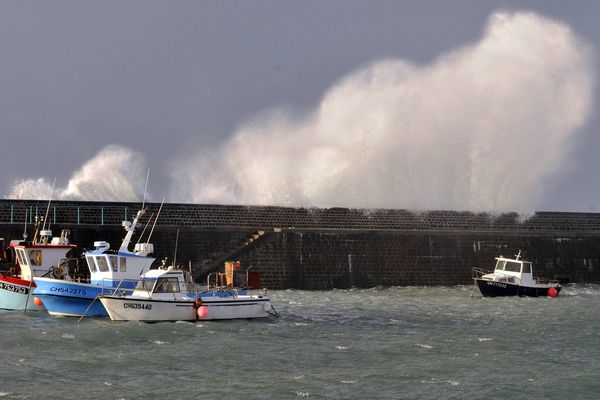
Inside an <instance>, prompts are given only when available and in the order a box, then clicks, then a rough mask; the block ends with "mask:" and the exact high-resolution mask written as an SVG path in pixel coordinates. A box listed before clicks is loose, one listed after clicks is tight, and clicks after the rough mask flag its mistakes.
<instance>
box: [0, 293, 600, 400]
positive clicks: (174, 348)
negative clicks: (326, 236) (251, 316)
mask: <svg viewBox="0 0 600 400" xmlns="http://www.w3.org/2000/svg"><path fill="white" fill-rule="evenodd" d="M471 289H472V288H471V287H470V286H461V287H427V288H416V287H409V288H377V289H366V290H362V289H355V290H333V291H325V292H315V291H297V290H286V291H272V292H271V293H270V294H271V297H272V301H273V304H274V306H275V308H276V310H277V311H278V313H279V314H280V318H279V319H270V320H264V321H258V320H254V321H246V320H242V321H218V322H210V321H206V322H202V323H189V322H180V323H156V324H145V323H139V322H111V321H110V320H106V319H92V318H88V319H83V320H82V321H81V322H80V323H77V320H76V319H74V318H57V317H50V316H48V315H46V314H44V313H23V312H6V311H0V332H1V335H2V336H1V343H2V345H1V364H0V365H1V366H0V400H1V399H41V398H56V399H191V398H195V399H297V398H314V399H533V398H543V399H598V398H600V313H599V311H600V286H595V285H572V286H566V287H564V288H563V291H562V292H561V295H560V296H559V297H557V298H516V297H512V298H481V297H480V296H479V293H478V292H477V291H475V294H476V296H475V297H470V294H471Z"/></svg>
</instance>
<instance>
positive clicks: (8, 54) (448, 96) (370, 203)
mask: <svg viewBox="0 0 600 400" xmlns="http://www.w3.org/2000/svg"><path fill="white" fill-rule="evenodd" d="M598 20H600V3H599V2H597V1H585V0H581V1H577V2H564V1H558V0H557V1H551V0H548V1H491V0H490V1H479V0H476V1H475V0H473V1H470V0H463V1H444V0H439V1H427V0H425V1H398V0H395V1H384V0H377V1H353V0H344V1H342V0H330V1H303V2H299V1H292V0H289V1H286V0H278V1H267V0H264V1H258V0H249V1H222V0H220V1H135V0H132V1H111V0H107V1H102V2H98V1H64V0H54V1H52V2H46V1H22V0H14V1H13V0H3V1H0V121H1V123H0V139H1V141H0V143H1V144H0V170H1V174H0V188H2V189H1V190H0V197H3V198H37V199H47V198H49V197H52V198H55V199H72V200H103V201H138V200H141V199H142V197H143V194H144V188H145V187H146V177H147V175H148V176H149V180H148V185H147V188H148V189H147V199H148V200H150V201H160V200H161V199H162V198H165V199H166V201H168V202H183V203H210V204H215V203H218V204H249V205H279V206H298V207H358V208H400V209H410V210H459V211H477V212H479V211H489V212H505V211H516V212H520V213H529V212H534V211H572V212H600V178H599V174H598V171H600V157H598V156H597V153H598V150H599V149H600V130H599V128H600V116H599V114H600V107H599V106H598V89H597V81H598V78H599V71H600V69H599V66H598V65H599V64H598V55H599V53H600V24H598ZM148 169H149V171H150V172H149V174H148Z"/></svg>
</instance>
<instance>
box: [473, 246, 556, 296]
mask: <svg viewBox="0 0 600 400" xmlns="http://www.w3.org/2000/svg"><path fill="white" fill-rule="evenodd" d="M473 279H474V281H475V284H476V285H477V287H478V288H479V290H480V292H481V294H482V295H483V296H486V297H488V296H489V297H496V296H529V297H538V296H550V297H556V296H558V294H559V293H560V289H561V287H560V283H559V282H558V281H556V280H548V279H545V278H535V277H534V276H533V267H532V263H531V262H530V261H525V260H522V259H521V251H519V253H518V254H517V255H516V256H515V258H506V257H502V256H500V257H496V266H495V267H494V272H492V273H488V272H487V271H484V270H482V269H479V268H473Z"/></svg>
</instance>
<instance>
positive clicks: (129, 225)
mask: <svg viewBox="0 0 600 400" xmlns="http://www.w3.org/2000/svg"><path fill="white" fill-rule="evenodd" d="M145 213H146V209H145V208H142V209H141V210H139V211H138V212H137V214H136V215H135V218H134V219H133V222H129V221H123V228H125V230H126V231H127V234H126V235H125V238H124V239H123V243H121V247H119V251H121V252H129V249H128V247H129V243H130V242H131V237H132V236H133V232H135V228H136V227H137V224H138V220H139V219H140V217H141V216H142V215H144V214H145Z"/></svg>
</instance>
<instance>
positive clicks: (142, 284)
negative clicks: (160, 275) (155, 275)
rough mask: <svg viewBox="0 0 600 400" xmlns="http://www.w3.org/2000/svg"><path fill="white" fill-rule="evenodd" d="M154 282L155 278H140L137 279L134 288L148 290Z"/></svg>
mask: <svg viewBox="0 0 600 400" xmlns="http://www.w3.org/2000/svg"><path fill="white" fill-rule="evenodd" d="M155 282H156V281H155V280H149V279H142V280H141V281H138V283H137V284H136V285H135V290H145V291H147V292H149V291H151V290H152V288H153V287H154V283H155Z"/></svg>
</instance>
